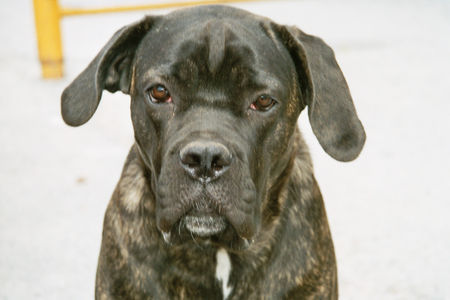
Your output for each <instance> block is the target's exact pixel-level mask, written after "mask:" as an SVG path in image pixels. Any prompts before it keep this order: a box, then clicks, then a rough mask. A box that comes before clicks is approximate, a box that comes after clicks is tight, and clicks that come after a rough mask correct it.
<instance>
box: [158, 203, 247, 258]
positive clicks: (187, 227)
mask: <svg viewBox="0 0 450 300" xmlns="http://www.w3.org/2000/svg"><path fill="white" fill-rule="evenodd" d="M161 234H162V236H163V238H164V240H165V242H166V243H167V244H169V245H180V244H183V243H186V242H189V241H192V242H194V244H195V245H197V246H201V247H204V246H208V245H216V246H220V247H226V248H227V249H229V250H243V249H246V248H248V247H249V246H250V244H251V242H252V241H251V240H248V239H245V238H242V237H240V236H239V235H238V234H237V232H236V230H235V229H234V227H233V226H232V225H231V224H230V222H229V221H228V219H227V218H226V217H225V216H223V215H219V214H218V213H217V212H215V211H208V212H205V211H199V210H191V211H189V212H187V213H186V214H185V215H183V216H182V217H181V218H180V219H179V220H178V221H177V222H176V223H175V224H174V226H173V227H172V229H171V230H169V231H167V232H164V231H161Z"/></svg>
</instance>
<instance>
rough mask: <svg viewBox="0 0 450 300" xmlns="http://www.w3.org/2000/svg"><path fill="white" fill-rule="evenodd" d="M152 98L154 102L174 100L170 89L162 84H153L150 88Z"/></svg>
mask: <svg viewBox="0 0 450 300" xmlns="http://www.w3.org/2000/svg"><path fill="white" fill-rule="evenodd" d="M148 93H149V96H150V100H151V101H152V102H153V103H170V102H172V98H171V97H170V93H169V91H168V90H167V89H166V87H165V86H163V85H161V84H157V85H154V86H152V87H151V88H150V89H149V90H148Z"/></svg>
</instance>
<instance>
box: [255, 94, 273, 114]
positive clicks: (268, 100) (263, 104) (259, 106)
mask: <svg viewBox="0 0 450 300" xmlns="http://www.w3.org/2000/svg"><path fill="white" fill-rule="evenodd" d="M276 103H277V102H276V101H275V99H273V98H272V97H270V96H269V95H261V96H259V97H258V99H256V101H255V102H253V103H252V104H251V105H250V109H252V110H258V111H268V110H269V109H271V108H272V107H273V106H274V105H275V104H276Z"/></svg>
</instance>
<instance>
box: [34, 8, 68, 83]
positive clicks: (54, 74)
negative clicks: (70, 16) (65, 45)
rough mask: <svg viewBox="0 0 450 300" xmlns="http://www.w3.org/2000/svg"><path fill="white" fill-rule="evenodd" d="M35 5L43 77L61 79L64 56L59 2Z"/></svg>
mask: <svg viewBox="0 0 450 300" xmlns="http://www.w3.org/2000/svg"><path fill="white" fill-rule="evenodd" d="M33 3H34V16H35V22H36V35H37V42H38V51H39V60H40V61H41V66H42V76H43V77H44V78H61V77H62V75H63V54H62V46H61V30H60V26H59V24H60V22H59V21H60V17H61V14H60V10H59V5H58V0H33Z"/></svg>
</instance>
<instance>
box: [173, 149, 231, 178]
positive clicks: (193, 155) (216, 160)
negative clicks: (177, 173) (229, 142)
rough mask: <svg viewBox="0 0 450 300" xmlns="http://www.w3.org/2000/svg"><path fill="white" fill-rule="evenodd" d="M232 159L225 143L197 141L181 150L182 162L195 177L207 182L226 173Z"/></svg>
mask: <svg viewBox="0 0 450 300" xmlns="http://www.w3.org/2000/svg"><path fill="white" fill-rule="evenodd" d="M231 161H232V155H231V153H230V151H229V150H228V149H227V147H225V146H224V145H223V144H220V143H217V142H211V141H195V142H191V143H189V144H187V145H186V146H184V147H183V148H182V149H181V151H180V162H181V165H182V166H183V168H184V169H185V170H186V171H187V172H188V173H189V175H191V176H192V177H193V178H195V179H198V180H200V181H201V182H202V183H207V182H209V181H211V180H213V179H215V178H217V177H219V176H221V175H222V174H223V173H225V172H226V171H227V170H228V168H229V166H230V164H231Z"/></svg>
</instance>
